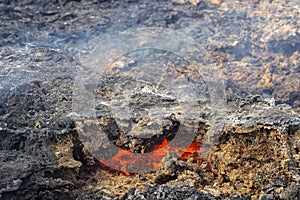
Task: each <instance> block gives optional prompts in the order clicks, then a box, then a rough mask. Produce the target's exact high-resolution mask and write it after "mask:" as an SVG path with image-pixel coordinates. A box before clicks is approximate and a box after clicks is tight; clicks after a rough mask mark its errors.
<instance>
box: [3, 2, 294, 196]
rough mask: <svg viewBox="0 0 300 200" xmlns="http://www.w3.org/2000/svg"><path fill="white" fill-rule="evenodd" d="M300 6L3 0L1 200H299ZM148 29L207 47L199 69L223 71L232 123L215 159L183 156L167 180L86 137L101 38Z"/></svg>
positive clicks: (170, 164) (166, 166)
mask: <svg viewBox="0 0 300 200" xmlns="http://www.w3.org/2000/svg"><path fill="white" fill-rule="evenodd" d="M298 4H299V3H298V1H297V0H293V1H286V2H283V1H268V2H265V1H264V2H262V1H251V2H248V1H223V2H222V1H215V0H212V1H157V2H156V1H140V2H137V1H129V0H128V1H60V0H59V1H56V0H55V1H54V0H53V1H48V2H47V3H46V2H44V1H31V0H26V1H1V2H0V20H1V24H0V30H1V31H0V69H1V71H0V199H20V198H22V199H250V198H252V199H295V198H298V197H299V195H300V194H299V187H300V185H299V180H300V174H299V170H300V169H299V168H300V166H299V163H300V153H299V152H300V150H299V149H300V146H299V144H300V143H299V138H300V116H299V105H300V104H299V99H300V96H299V92H300V89H299V88H300V83H299V75H300V71H299V66H300V63H299V60H300V58H299V49H300V42H299V41H300V39H299V38H300V27H299V26H300V25H299V21H300V19H299V16H300V15H299V12H300V8H299V5H298ZM137 27H161V28H169V29H173V30H177V31H180V32H183V33H184V34H186V35H187V36H189V37H192V38H194V39H195V41H197V43H198V44H199V45H200V46H203V47H204V49H205V53H204V54H203V55H199V57H201V59H197V60H200V63H198V64H199V66H200V68H199V69H201V66H209V65H211V64H214V65H215V66H217V68H218V69H219V71H220V73H221V76H222V78H223V79H224V80H225V85H226V94H227V102H226V105H224V108H223V109H222V110H220V113H222V114H224V113H226V115H225V116H223V118H222V120H224V122H222V123H224V128H223V130H222V131H221V132H220V133H219V135H218V136H219V137H218V138H214V139H216V140H217V143H216V144H215V145H214V146H213V148H212V149H209V151H208V154H207V157H206V158H205V159H197V160H193V159H187V160H185V161H183V160H180V159H179V157H176V156H175V155H173V154H172V153H171V154H169V155H168V156H167V158H166V159H164V160H163V163H162V165H161V166H160V168H159V169H157V170H156V171H155V172H152V173H140V174H132V175H131V176H124V175H122V174H118V175H115V174H112V173H111V172H109V171H108V170H107V168H105V167H104V166H102V165H100V164H99V162H98V160H97V159H95V157H97V156H95V155H91V154H90V152H88V151H87V149H86V148H85V147H84V145H83V142H82V138H80V137H79V134H80V128H81V127H79V126H78V122H77V124H76V122H75V120H74V119H73V118H71V116H72V98H73V91H74V82H75V79H76V74H80V72H81V70H85V69H86V68H85V66H84V63H80V61H81V60H82V59H81V57H86V56H89V53H90V51H91V50H92V49H93V48H95V47H96V48H98V47H97V39H99V38H98V37H99V35H101V34H102V33H110V32H118V31H122V30H126V29H129V28H137ZM170 39H172V38H170ZM181 72H182V73H183V74H184V73H189V72H187V71H184V70H183V71H181ZM200 73H201V72H200ZM191 74H193V71H192V73H190V75H191ZM191 80H193V79H191ZM161 91H164V89H163V88H162V89H161ZM257 94H258V95H257ZM144 100H145V99H144ZM158 100H159V99H158ZM173 106H174V105H173ZM158 108H160V109H161V107H158ZM175 110H176V109H175ZM73 114H74V113H73ZM98 115H101V108H100V109H99V110H98ZM141 115H143V113H142V114H141ZM202 117H204V118H205V116H202ZM204 120H207V121H205V123H207V124H206V125H205V126H204V125H203V127H204V128H203V127H202V128H203V129H201V131H200V132H199V133H198V134H196V139H197V141H199V142H203V141H202V138H203V136H204V135H205V131H206V130H207V127H209V125H210V121H209V119H204ZM160 128H161V127H160ZM203 146H205V145H204V144H203ZM140 147H141V145H140V146H139V148H140ZM139 148H138V151H140V149H139Z"/></svg>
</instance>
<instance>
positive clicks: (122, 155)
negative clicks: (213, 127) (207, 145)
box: [100, 138, 201, 176]
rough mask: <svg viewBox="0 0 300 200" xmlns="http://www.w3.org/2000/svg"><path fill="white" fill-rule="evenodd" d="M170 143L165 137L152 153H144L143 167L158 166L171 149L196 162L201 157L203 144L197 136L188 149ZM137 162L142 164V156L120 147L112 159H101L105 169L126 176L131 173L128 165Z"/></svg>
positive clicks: (183, 158) (185, 158)
mask: <svg viewBox="0 0 300 200" xmlns="http://www.w3.org/2000/svg"><path fill="white" fill-rule="evenodd" d="M168 144H169V141H168V140H167V139H164V140H163V141H162V143H161V144H159V145H157V146H155V147H154V148H153V151H152V153H149V154H144V155H143V161H144V162H143V163H142V164H143V165H144V166H141V167H146V168H150V167H154V168H158V167H159V166H160V164H161V161H162V159H163V158H164V157H165V156H166V155H167V153H168V152H170V151H173V152H176V153H177V154H178V155H181V157H180V159H181V160H187V159H189V158H190V157H191V156H192V158H193V161H194V162H196V161H197V160H198V159H199V157H198V150H199V149H200V147H201V144H200V143H199V142H197V140H196V138H195V139H194V140H193V142H192V144H191V145H190V146H189V147H188V148H187V149H182V148H179V147H178V148H176V147H175V148H174V147H170V146H168ZM104 163H106V164H107V165H110V166H117V167H116V168H118V169H121V171H117V170H114V169H111V168H110V167H107V166H106V165H105V164H104ZM135 163H136V165H141V162H140V156H138V155H136V154H133V153H131V152H129V151H127V150H123V149H119V151H118V153H117V154H116V155H115V156H113V157H112V158H110V159H102V160H100V164H101V166H102V167H103V168H104V169H106V170H108V171H110V172H113V173H116V174H117V175H119V174H120V173H123V174H124V175H126V176H130V173H129V172H128V170H127V166H128V165H129V164H130V165H133V164H135Z"/></svg>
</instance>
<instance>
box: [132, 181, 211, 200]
mask: <svg viewBox="0 0 300 200" xmlns="http://www.w3.org/2000/svg"><path fill="white" fill-rule="evenodd" d="M126 198H127V199H132V200H133V199H153V200H154V199H190V200H192V199H199V200H200V199H215V197H214V196H213V195H211V194H209V193H204V192H199V191H198V190H197V189H195V188H193V187H190V186H188V185H184V184H175V185H166V186H158V185H145V186H144V188H143V190H142V191H138V190H134V189H133V190H130V191H129V192H128V194H127V197H126Z"/></svg>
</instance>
